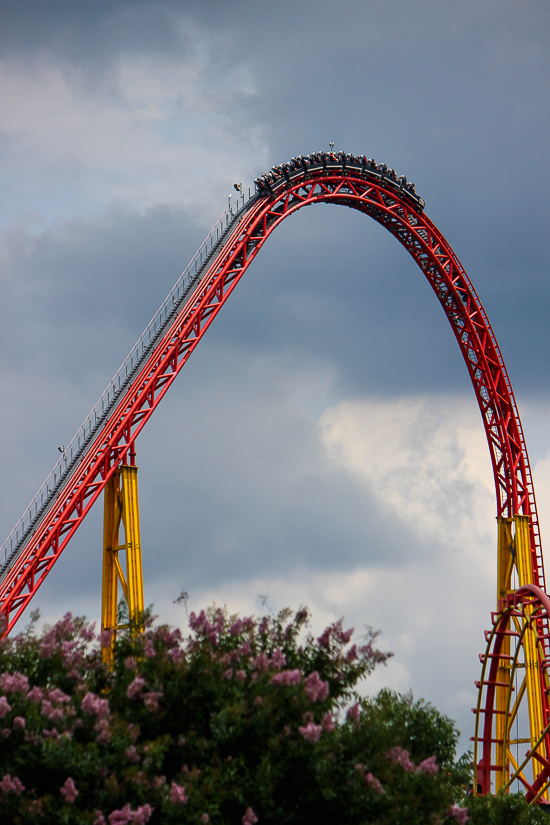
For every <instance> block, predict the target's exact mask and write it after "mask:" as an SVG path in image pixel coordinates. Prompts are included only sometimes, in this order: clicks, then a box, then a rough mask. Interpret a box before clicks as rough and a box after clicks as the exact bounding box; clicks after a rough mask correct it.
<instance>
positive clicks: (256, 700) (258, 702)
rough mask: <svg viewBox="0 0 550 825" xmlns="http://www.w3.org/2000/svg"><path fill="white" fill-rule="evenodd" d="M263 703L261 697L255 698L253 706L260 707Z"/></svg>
mask: <svg viewBox="0 0 550 825" xmlns="http://www.w3.org/2000/svg"><path fill="white" fill-rule="evenodd" d="M263 701H264V700H263V699H262V697H261V696H256V697H255V699H254V704H255V705H261V704H262V702H263Z"/></svg>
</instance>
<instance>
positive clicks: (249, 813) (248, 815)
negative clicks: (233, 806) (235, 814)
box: [243, 808, 258, 825]
mask: <svg viewBox="0 0 550 825" xmlns="http://www.w3.org/2000/svg"><path fill="white" fill-rule="evenodd" d="M257 821H258V817H257V816H256V814H255V813H254V811H253V810H252V808H247V809H246V811H245V812H244V816H243V825H256V822H257Z"/></svg>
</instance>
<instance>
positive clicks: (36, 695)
mask: <svg viewBox="0 0 550 825" xmlns="http://www.w3.org/2000/svg"><path fill="white" fill-rule="evenodd" d="M43 698H44V691H43V690H42V688H39V687H38V685H35V686H34V687H33V688H32V690H29V692H28V693H27V699H28V700H29V702H34V704H35V705H39V704H40V702H41V701H42V699H43Z"/></svg>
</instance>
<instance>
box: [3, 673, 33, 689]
mask: <svg viewBox="0 0 550 825" xmlns="http://www.w3.org/2000/svg"><path fill="white" fill-rule="evenodd" d="M0 689H1V690H3V691H4V693H27V691H28V689H29V680H28V678H27V677H26V676H24V675H23V674H22V673H19V672H18V671H16V672H15V673H2V675H1V676H0Z"/></svg>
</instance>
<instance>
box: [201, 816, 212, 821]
mask: <svg viewBox="0 0 550 825" xmlns="http://www.w3.org/2000/svg"><path fill="white" fill-rule="evenodd" d="M201 822H210V817H209V816H208V814H203V815H202V816H201Z"/></svg>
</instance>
